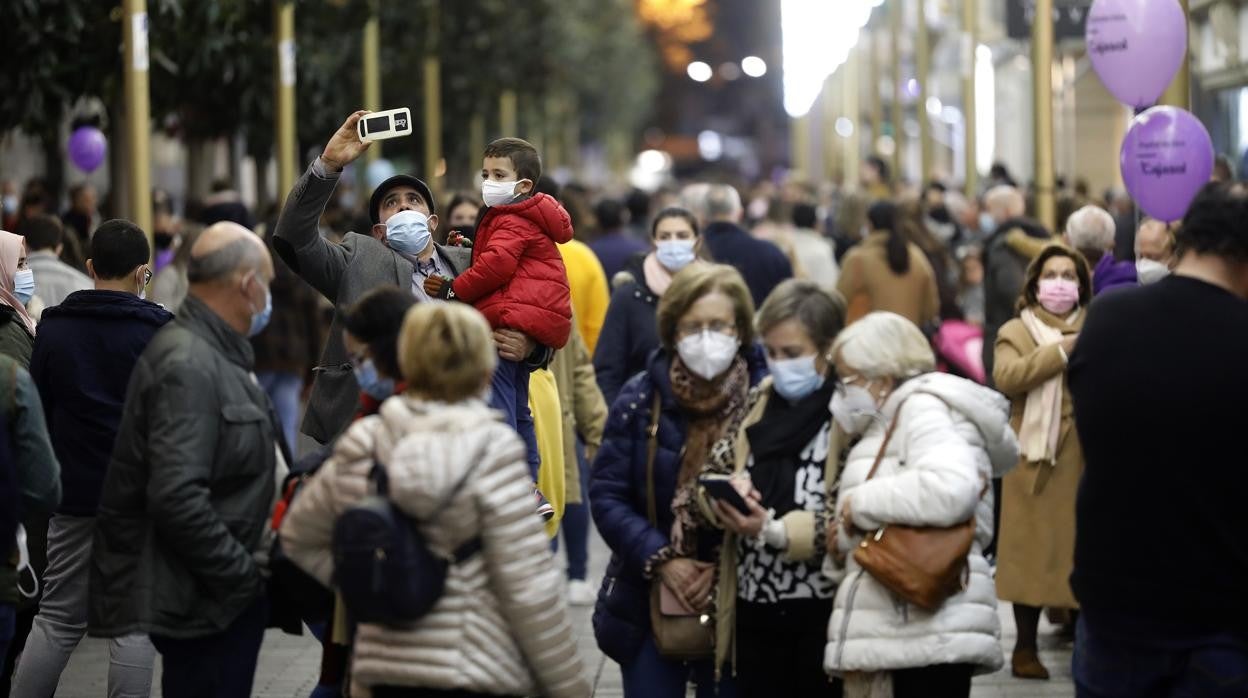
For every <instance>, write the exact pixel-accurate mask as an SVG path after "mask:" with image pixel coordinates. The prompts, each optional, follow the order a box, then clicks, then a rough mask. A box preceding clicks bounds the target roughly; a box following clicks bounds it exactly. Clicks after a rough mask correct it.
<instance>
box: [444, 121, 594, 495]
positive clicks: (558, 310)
mask: <svg viewBox="0 0 1248 698" xmlns="http://www.w3.org/2000/svg"><path fill="white" fill-rule="evenodd" d="M541 176H542V160H541V157H540V156H539V155H538V153H537V149H536V148H534V147H533V146H532V145H530V144H529V143H527V142H526V141H523V140H520V139H519V138H500V139H499V140H496V141H494V142H493V143H491V144H490V145H489V146H488V147H487V148H486V149H485V158H484V161H483V164H482V168H481V178H482V182H481V194H482V199H483V200H484V202H485V205H486V207H487V208H486V209H485V212H484V213H483V214H481V217H480V220H479V222H478V224H477V235H476V240H475V241H474V243H473V248H472V266H470V267H469V268H468V269H467V270H466V271H465V272H464V273H462V274H460V275H459V276H458V277H456V278H455V279H454V280H451V279H447V278H444V277H438V276H434V277H429V278H427V279H425V292H426V293H428V294H429V296H430V297H433V298H444V299H456V300H461V301H464V302H466V303H471V304H473V305H474V306H475V307H476V308H477V310H479V311H481V314H482V315H485V318H486V319H487V320H489V322H490V326H491V327H493V328H494V329H496V330H497V329H503V328H507V329H512V330H518V331H520V332H523V333H525V334H526V335H528V336H530V337H532V338H533V339H534V340H535V341H536V342H537V343H538V344H541V345H544V346H547V347H550V348H551V349H559V348H562V347H563V345H564V344H565V343H567V341H568V335H569V334H570V333H571V331H572V294H571V291H570V289H569V287H568V274H567V271H566V270H565V269H564V267H563V257H562V256H561V255H560V254H559V247H558V245H557V244H556V243H563V242H567V241H569V240H571V239H572V221H571V219H570V218H569V217H568V212H567V211H565V210H564V209H563V206H561V205H560V204H559V202H558V201H556V200H555V199H553V198H551V197H549V196H547V195H546V194H541V193H538V194H534V193H533V191H534V189H533V188H534V186H535V185H536V183H537V180H538V179H539V178H540V177H541ZM491 388H492V397H491V400H490V403H491V405H492V406H493V407H494V408H496V409H499V410H502V412H503V413H504V414H505V415H506V416H507V421H508V422H509V423H510V424H511V425H512V426H513V427H515V428H516V430H517V431H519V432H520V435H521V436H522V437H524V439H525V442H526V443H527V444H528V445H529V466H530V470H531V471H532V474H533V477H534V479H535V480H536V478H537V468H538V465H539V462H540V461H539V457H538V455H537V439H536V436H535V435H534V433H533V417H532V415H531V414H530V413H529V369H528V367H527V366H526V365H524V364H523V363H518V362H515V361H507V360H505V359H501V358H500V360H499V363H498V369H497V370H496V371H495V372H494V378H493V381H492V382H491Z"/></svg>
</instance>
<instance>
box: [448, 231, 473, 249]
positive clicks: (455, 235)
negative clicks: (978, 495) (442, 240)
mask: <svg viewBox="0 0 1248 698" xmlns="http://www.w3.org/2000/svg"><path fill="white" fill-rule="evenodd" d="M446 246H447V247H463V248H466V249H472V240H470V239H469V238H468V236H466V235H464V234H463V233H461V232H459V231H458V230H452V231H451V234H450V235H448V236H447V238H446Z"/></svg>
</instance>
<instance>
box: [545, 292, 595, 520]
mask: <svg viewBox="0 0 1248 698" xmlns="http://www.w3.org/2000/svg"><path fill="white" fill-rule="evenodd" d="M574 315H575V313H574ZM573 320H574V321H575V318H573ZM550 372H551V373H553V374H554V376H555V385H557V386H559V406H560V408H561V409H562V411H563V471H564V484H565V485H566V487H565V489H566V490H567V503H568V504H579V503H581V485H582V483H581V469H580V467H578V464H577V459H576V437H578V436H579V437H581V440H582V441H584V442H585V451H586V452H587V453H594V452H596V451H597V450H598V447H599V446H601V445H602V432H603V429H604V428H605V427H606V425H607V402H606V400H604V399H603V397H602V391H601V390H599V389H598V380H597V379H596V378H595V376H594V364H593V361H591V360H590V357H589V351H588V350H587V349H586V348H585V342H584V341H582V340H581V337H580V335H579V334H577V333H575V332H573V333H572V336H571V338H569V339H568V344H567V346H565V347H564V348H562V349H560V350H559V351H557V352H555V358H554V360H552V361H551V362H550Z"/></svg>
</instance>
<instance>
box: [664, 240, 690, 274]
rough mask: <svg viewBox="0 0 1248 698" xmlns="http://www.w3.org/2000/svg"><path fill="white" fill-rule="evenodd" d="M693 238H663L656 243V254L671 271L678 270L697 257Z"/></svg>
mask: <svg viewBox="0 0 1248 698" xmlns="http://www.w3.org/2000/svg"><path fill="white" fill-rule="evenodd" d="M694 244H695V242H694V241H693V240H662V241H660V242H659V243H657V244H656V245H655V250H654V256H655V257H657V258H658V260H659V264H662V265H663V266H664V267H666V268H667V270H668V271H670V272H678V271H680V270H681V269H684V268H685V267H687V266H689V263H690V262H692V261H693V260H694V258H695V257H697V253H696V252H694V250H693V246H694Z"/></svg>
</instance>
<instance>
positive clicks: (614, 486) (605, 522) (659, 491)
mask: <svg viewBox="0 0 1248 698" xmlns="http://www.w3.org/2000/svg"><path fill="white" fill-rule="evenodd" d="M599 341H601V340H599ZM749 364H750V384H751V385H756V384H757V383H758V381H760V380H762V378H763V376H764V375H765V374H766V363H765V361H764V360H763V356H762V352H761V351H758V347H753V348H751V350H750V351H749ZM669 367H670V363H669V360H668V357H667V355H666V354H665V353H664V352H663V350H661V349H660V350H656V351H655V352H654V353H653V354H651V356H650V360H649V362H648V364H647V367H646V370H645V371H644V372H643V373H640V374H638V375H636V376H633V377H632V378H631V379H629V381H628V382H627V383H626V384H625V385H624V388H623V389H622V390H620V394H619V396H618V397H617V398H616V399H615V402H614V403H613V404H612V405H611V412H610V415H609V416H608V417H607V427H606V431H605V433H604V434H603V437H602V446H601V448H599V449H598V455H597V457H596V458H595V459H594V464H593V474H592V475H591V477H590V482H589V501H590V509H591V511H592V513H593V517H594V524H595V525H596V526H597V528H598V532H599V533H600V534H602V538H603V540H605V541H606V543H607V546H608V547H610V548H611V551H612V553H611V561H610V562H609V563H608V564H607V572H606V577H605V578H604V579H603V582H602V588H601V589H600V590H599V592H598V602H597V604H596V605H595V607H594V618H593V622H594V635H595V637H596V638H597V640H598V646H599V647H600V648H601V649H602V651H603V652H604V653H605V654H606V655H607V656H608V657H611V658H612V659H614V660H615V661H617V662H620V663H627V662H628V661H630V660H631V659H633V657H635V656H636V654H637V651H638V649H639V648H640V647H641V641H642V639H643V638H644V637H645V634H646V633H648V632H650V614H649V610H648V609H649V603H650V600H649V598H650V591H649V582H648V581H647V580H646V579H645V578H644V577H643V572H644V570H645V565H646V561H647V560H648V559H650V558H651V557H652V556H654V554H655V553H657V552H658V551H659V549H661V548H663V547H664V546H666V545H668V544H669V542H670V540H669V537H668V535H669V532H670V531H671V530H672V519H673V516H672V507H671V502H672V499H673V498H674V497H675V495H676V478H677V476H678V475H679V474H680V458H681V453H682V451H683V450H684V446H685V434H686V431H687V429H688V421H687V420H686V418H685V416H684V414H683V413H682V412H681V409H680V407H679V405H677V403H676V396H675V395H674V394H673V393H672V386H671V380H670V378H669V377H668V370H669ZM655 391H658V393H659V395H660V396H661V408H660V412H659V415H660V416H659V429H658V449H657V451H656V454H655V458H654V490H655V502H656V504H657V506H656V513H657V517H658V527H655V526H651V525H650V521H649V519H648V517H647V513H646V450H647V448H646V446H647V441H648V439H647V433H646V430H647V429H649V427H650V420H651V410H652V407H653V404H654V394H655Z"/></svg>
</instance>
